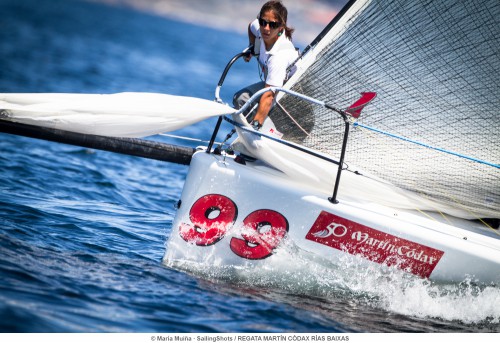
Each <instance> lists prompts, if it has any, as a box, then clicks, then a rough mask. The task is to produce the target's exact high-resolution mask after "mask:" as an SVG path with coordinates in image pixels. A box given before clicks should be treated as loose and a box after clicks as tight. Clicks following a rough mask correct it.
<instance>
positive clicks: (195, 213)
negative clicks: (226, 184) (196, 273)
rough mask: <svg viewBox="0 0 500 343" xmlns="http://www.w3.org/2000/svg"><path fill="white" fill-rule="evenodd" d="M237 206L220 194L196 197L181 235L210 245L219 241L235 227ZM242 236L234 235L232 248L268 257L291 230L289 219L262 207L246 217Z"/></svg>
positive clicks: (250, 256)
mask: <svg viewBox="0 0 500 343" xmlns="http://www.w3.org/2000/svg"><path fill="white" fill-rule="evenodd" d="M237 217H238V207H237V206H236V204H235V203H234V201H232V200H231V199H230V198H228V197H226V196H224V195H221V194H207V195H204V196H202V197H201V198H199V199H198V200H196V201H195V202H194V204H193V206H191V209H190V210H189V220H190V221H191V223H182V224H181V225H180V226H179V234H180V236H181V237H182V239H184V240H185V241H186V242H189V243H193V244H196V245H198V246H208V245H213V244H216V243H217V242H219V241H220V240H221V239H222V238H223V237H224V236H225V235H226V233H227V232H228V230H229V229H230V228H231V227H233V225H234V224H235V222H236V219H237ZM240 230H241V237H242V238H236V237H233V238H231V241H230V243H229V245H230V248H231V251H233V252H234V253H235V254H236V255H238V256H240V257H243V258H246V259H251V260H256V259H263V258H266V257H269V256H271V255H272V254H273V250H274V249H276V248H277V247H278V245H279V244H280V243H281V241H282V240H283V239H284V238H285V236H286V233H287V232H288V221H287V219H286V218H285V217H284V216H283V215H282V214H281V213H279V212H276V211H273V210H268V209H261V210H257V211H254V212H252V213H250V214H249V215H248V216H246V217H245V219H243V222H242V226H241V227H240Z"/></svg>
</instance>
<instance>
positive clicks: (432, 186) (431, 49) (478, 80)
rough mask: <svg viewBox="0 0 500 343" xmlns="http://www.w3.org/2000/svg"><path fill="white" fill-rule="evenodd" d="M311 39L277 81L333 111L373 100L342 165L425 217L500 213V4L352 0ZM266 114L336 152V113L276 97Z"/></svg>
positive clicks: (309, 142)
mask: <svg viewBox="0 0 500 343" xmlns="http://www.w3.org/2000/svg"><path fill="white" fill-rule="evenodd" d="M322 36H323V37H322V39H320V40H319V41H317V42H314V44H313V45H311V46H310V47H308V48H307V49H306V50H307V51H306V53H305V54H304V55H303V57H302V59H301V60H299V61H298V62H297V67H298V71H297V73H296V74H295V75H294V76H293V78H292V79H291V80H289V82H288V83H287V85H286V86H287V87H288V88H290V89H292V90H294V91H296V92H299V93H303V94H305V95H308V96H311V97H314V98H318V99H322V100H323V101H325V102H328V103H334V104H337V105H338V106H339V107H346V106H347V105H349V104H350V102H352V101H354V100H355V99H356V98H357V97H358V96H359V93H362V92H365V91H374V92H376V93H377V94H378V96H377V99H376V101H374V102H373V103H372V104H371V105H370V106H368V107H367V108H366V109H365V110H364V113H363V115H362V117H361V118H360V119H359V120H357V122H356V123H355V124H354V129H353V130H351V135H350V136H349V144H348V150H347V154H346V160H345V162H346V167H347V168H348V169H350V170H351V171H358V172H360V173H362V174H364V175H366V176H368V175H370V178H372V179H373V178H377V179H380V180H382V183H384V182H385V183H386V184H387V185H393V186H396V187H397V188H399V189H400V190H401V191H402V192H411V193H413V194H415V195H416V196H418V197H419V198H421V199H428V200H429V201H432V203H433V205H432V206H431V207H434V210H436V211H441V210H443V211H446V212H448V213H450V212H452V213H453V214H454V215H458V216H461V217H465V218H485V217H487V218H500V135H499V132H500V116H499V109H500V87H499V86H498V82H499V80H500V1H498V0H481V1H466V0H441V1H430V0H427V1H425V0H424V1H406V0H391V1H386V0H358V1H351V2H350V3H349V4H348V5H347V6H346V7H345V8H344V10H343V13H342V14H341V15H339V16H337V18H336V19H334V22H333V25H331V27H329V28H328V30H326V32H324V34H322ZM270 116H271V118H272V119H273V121H274V124H275V125H276V127H277V129H278V130H279V131H281V132H282V133H284V136H283V139H285V140H289V141H292V142H296V143H299V144H302V145H304V146H306V147H309V148H313V149H315V150H319V151H321V152H323V153H325V154H328V155H330V156H334V157H338V156H339V154H340V147H341V142H342V138H343V131H344V123H343V121H342V120H341V118H340V117H339V116H338V115H336V113H334V112H332V111H328V110H326V109H324V108H321V107H314V106H313V105H311V104H307V103H304V102H303V101H301V100H300V99H297V98H294V97H292V96H289V95H286V94H282V97H281V99H280V100H279V106H275V108H274V110H273V112H272V113H271V115H270ZM290 117H293V119H294V120H292V119H291V118H290ZM284 163H285V162H284ZM332 169H334V168H333V167H332ZM372 176H373V177H372ZM332 178H333V177H332ZM347 193H349V189H345V188H344V194H347ZM380 195H382V194H380ZM389 196H390V195H389ZM436 204H438V205H436ZM439 204H441V205H442V206H441V205H439ZM418 207H419V205H418V203H415V208H418ZM449 208H454V209H455V211H447V209H449ZM431 209H432V208H431Z"/></svg>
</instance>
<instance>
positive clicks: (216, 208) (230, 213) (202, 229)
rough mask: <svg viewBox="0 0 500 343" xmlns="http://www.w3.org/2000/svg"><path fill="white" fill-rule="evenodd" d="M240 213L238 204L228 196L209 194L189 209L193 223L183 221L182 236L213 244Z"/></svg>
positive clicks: (203, 243)
mask: <svg viewBox="0 0 500 343" xmlns="http://www.w3.org/2000/svg"><path fill="white" fill-rule="evenodd" d="M237 215H238V209H237V207H236V204H235V203H234V202H233V201H232V200H231V199H229V198H228V197H226V196H223V195H220V194H207V195H205V196H203V197H201V198H200V199H198V200H197V201H196V202H195V203H194V204H193V206H192V207H191V210H190V211H189V219H190V220H191V223H192V224H187V223H182V224H181V225H180V228H179V234H180V236H181V237H182V238H183V239H184V240H185V241H186V242H189V243H194V244H196V245H205V246H206V245H212V244H215V243H217V242H218V241H219V240H221V239H222V237H224V235H225V234H226V231H227V230H228V228H229V227H230V226H231V225H232V224H233V223H234V222H235V220H236V217H237Z"/></svg>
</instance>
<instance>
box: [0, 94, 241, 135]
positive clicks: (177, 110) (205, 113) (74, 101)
mask: <svg viewBox="0 0 500 343" xmlns="http://www.w3.org/2000/svg"><path fill="white" fill-rule="evenodd" d="M234 111H235V110H234V109H233V108H231V107H229V106H227V105H223V104H219V103H217V102H214V101H210V100H205V99H200V98H194V97H184V96H174V95H168V94H159V93H132V92H131V93H116V94H66V93H3V94H0V118H1V119H4V120H10V121H14V122H18V123H23V124H30V125H36V126H42V127H49V128H55V129H60V130H65V131H71V132H78V133H84V134H93V135H103V136H111V137H145V136H150V135H154V134H158V133H162V132H167V131H174V130H177V129H180V128H182V127H186V126H189V125H192V124H194V123H197V122H199V121H202V120H205V119H208V118H210V117H215V116H220V115H224V114H229V113H233V112H234Z"/></svg>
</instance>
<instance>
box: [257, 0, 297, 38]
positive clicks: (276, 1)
mask: <svg viewBox="0 0 500 343" xmlns="http://www.w3.org/2000/svg"><path fill="white" fill-rule="evenodd" d="M269 11H273V12H274V15H275V16H276V17H277V18H278V20H279V22H280V24H281V25H282V26H283V27H284V28H285V35H286V36H287V37H288V38H289V39H292V33H293V31H295V30H294V29H293V28H291V27H288V26H287V25H286V21H287V17H288V11H287V9H286V7H285V6H284V5H283V3H282V2H281V1H280V0H271V1H268V2H266V3H265V4H264V5H263V6H262V8H261V9H260V14H259V17H262V16H263V15H264V13H266V12H269Z"/></svg>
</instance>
